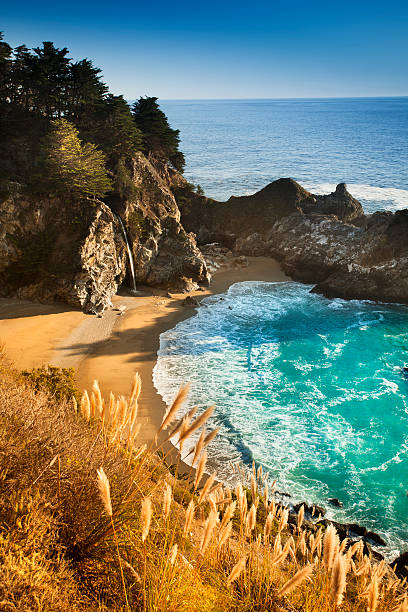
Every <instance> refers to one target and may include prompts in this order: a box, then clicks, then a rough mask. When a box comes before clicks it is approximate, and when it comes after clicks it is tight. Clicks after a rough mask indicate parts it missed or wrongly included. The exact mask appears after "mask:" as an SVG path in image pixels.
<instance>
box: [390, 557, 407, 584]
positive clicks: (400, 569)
mask: <svg viewBox="0 0 408 612" xmlns="http://www.w3.org/2000/svg"><path fill="white" fill-rule="evenodd" d="M391 567H394V571H395V573H396V574H397V576H398V577H399V578H408V551H407V552H404V553H402V554H401V555H400V556H399V557H397V558H396V559H395V560H394V561H393V562H392V563H391Z"/></svg>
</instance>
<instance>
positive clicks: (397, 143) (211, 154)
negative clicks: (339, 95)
mask: <svg viewBox="0 0 408 612" xmlns="http://www.w3.org/2000/svg"><path fill="white" fill-rule="evenodd" d="M160 103H161V107H162V108H163V110H164V112H165V113H166V115H167V116H168V118H169V121H170V124H171V125H172V127H175V128H177V129H179V130H180V136H181V150H182V151H183V152H184V154H185V156H186V161H187V164H186V171H185V176H186V178H187V179H188V180H190V181H192V182H193V183H195V184H199V185H201V186H202V187H203V189H204V191H205V192H206V194H207V195H208V196H209V197H212V198H215V199H218V200H227V199H228V198H229V197H230V196H231V195H247V194H250V193H254V192H255V191H257V190H259V189H262V187H265V185H267V184H268V183H270V182H272V181H274V180H276V179H278V178H281V177H291V178H293V179H295V180H296V181H298V182H299V183H300V184H301V185H303V186H304V187H305V188H306V189H309V190H311V191H313V192H314V193H319V194H320V193H329V192H330V191H331V190H333V189H334V187H335V185H336V184H338V183H347V185H348V187H349V191H350V193H351V194H352V195H353V196H354V197H356V198H357V199H359V200H360V201H361V203H362V204H363V206H364V208H365V210H366V212H367V213H371V212H374V211H375V210H382V209H386V210H395V209H397V208H405V207H408V98H366V99H364V98H354V99H353V98H350V99H326V100H320V99H310V100H184V101H183V100H182V101H176V100H173V101H162V102H160Z"/></svg>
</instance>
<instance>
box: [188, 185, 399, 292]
mask: <svg viewBox="0 0 408 612" xmlns="http://www.w3.org/2000/svg"><path fill="white" fill-rule="evenodd" d="M182 213H183V214H182V222H183V224H184V225H185V226H186V227H190V226H191V224H192V226H193V227H195V228H196V229H195V231H196V232H197V236H198V238H199V240H201V241H203V242H214V241H217V242H220V243H222V244H224V245H226V246H228V247H229V248H232V249H233V250H234V251H235V253H237V254H242V255H270V256H273V257H275V258H276V259H278V260H279V261H280V262H281V263H282V267H283V269H284V271H285V272H286V273H288V274H289V275H291V276H292V277H293V278H295V279H296V280H300V281H304V282H309V283H316V287H315V289H314V290H315V291H318V292H321V293H323V294H325V295H327V296H330V297H343V298H354V299H371V300H382V301H387V302H400V303H405V304H408V272H407V270H408V267H407V266H408V241H407V240H406V236H407V230H408V211H398V212H396V213H376V214H374V215H371V216H365V215H364V212H363V209H362V207H361V204H360V203H359V202H358V201H357V200H355V199H354V198H353V197H352V196H351V195H350V194H349V193H348V192H347V189H346V186H345V185H344V184H340V185H338V186H337V188H336V191H335V192H334V193H332V194H329V195H325V196H315V195H313V194H311V193H309V192H307V191H306V190H305V189H303V188H302V187H301V186H300V185H298V184H297V183H296V182H295V181H293V180H291V179H279V180H278V181H275V182H274V183H271V184H270V185H268V186H267V187H265V188H264V189H262V190H261V191H259V192H258V193H256V194H254V195H253V196H245V197H242V198H230V199H229V200H228V202H224V203H218V202H215V201H209V200H207V199H206V198H203V197H200V196H194V198H193V199H192V200H191V202H190V203H189V204H188V205H187V206H183V208H182Z"/></svg>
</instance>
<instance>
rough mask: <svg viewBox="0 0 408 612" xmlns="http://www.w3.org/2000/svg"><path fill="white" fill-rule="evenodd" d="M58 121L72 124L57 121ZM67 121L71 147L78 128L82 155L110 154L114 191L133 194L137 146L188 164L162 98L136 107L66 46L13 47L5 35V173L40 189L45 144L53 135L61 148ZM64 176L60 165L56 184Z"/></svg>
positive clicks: (1, 123)
mask: <svg viewBox="0 0 408 612" xmlns="http://www.w3.org/2000/svg"><path fill="white" fill-rule="evenodd" d="M58 120H63V121H64V122H65V123H64V124H61V123H59V124H56V123H55V121H58ZM67 122H68V123H67ZM63 126H65V127H64V129H63ZM68 126H70V128H69V129H70V130H71V132H70V138H71V144H72V146H73V142H74V140H75V139H74V137H73V136H74V132H73V130H76V138H77V139H78V141H79V142H80V141H82V143H81V142H80V147H81V151H82V156H83V155H84V154H85V152H86V151H87V153H88V155H89V156H90V157H89V158H92V156H94V161H95V159H96V158H95V155H96V156H99V157H98V159H99V162H100V163H102V157H100V156H101V155H102V153H103V165H104V168H105V172H107V173H108V174H109V175H110V178H111V181H110V191H111V193H112V194H116V195H117V196H119V197H121V198H127V197H131V196H132V194H133V193H134V189H133V183H132V174H131V172H132V170H131V169H132V157H133V156H134V154H135V152H137V151H143V152H145V153H146V154H147V155H149V156H150V157H151V158H152V159H153V161H154V160H158V161H160V162H161V163H165V164H167V165H170V166H173V167H174V168H177V169H178V170H181V171H182V169H183V166H184V156H183V154H182V153H181V152H180V151H179V142H180V139H179V132H178V130H173V129H172V128H171V127H170V126H169V124H168V121H167V118H166V116H165V114H164V113H163V112H162V111H161V110H160V108H159V105H158V103H157V98H140V99H139V101H138V102H137V103H136V104H134V105H133V107H132V109H131V108H130V106H129V104H128V103H127V102H126V100H125V99H124V98H123V96H116V95H113V94H111V93H109V91H108V88H107V86H106V85H105V83H104V82H103V81H102V77H101V70H100V69H99V68H96V67H95V66H94V65H93V63H92V61H91V60H89V59H87V58H85V59H82V60H80V61H73V60H72V59H71V58H70V57H69V51H68V49H67V48H66V47H63V48H58V47H56V46H55V45H54V44H53V43H52V42H50V41H46V42H43V43H42V46H39V47H36V48H34V49H28V48H27V47H26V46H25V45H20V46H18V47H16V48H14V49H13V48H12V47H11V46H10V45H9V44H7V42H5V41H4V39H3V36H2V34H1V33H0V179H7V180H11V181H16V182H19V183H22V184H25V185H26V186H27V188H29V189H34V190H38V188H39V185H41V184H42V183H41V181H40V180H39V177H40V176H41V175H42V174H44V172H45V168H44V166H43V164H44V163H45V162H44V159H45V158H44V156H41V155H40V143H41V142H44V138H47V137H49V138H48V140H47V143H48V146H51V144H50V143H51V141H52V139H54V145H53V146H57V145H56V139H57V135H58V138H62V135H63V132H64V130H65V132H64V134H65V137H66V138H67V137H68ZM87 143H88V144H87ZM75 146H76V147H77V146H78V143H77V144H76V145H75ZM57 149H58V147H57ZM59 159H60V161H61V163H65V162H66V160H63V159H62V158H61V156H60V157H59ZM99 162H98V163H99ZM81 163H82V162H81ZM92 163H93V162H92ZM54 170H55V168H54ZM66 170H67V167H65V170H64V171H63V172H62V174H64V172H65V171H66ZM62 174H60V178H59V179H57V175H58V173H57V172H56V171H55V172H54V174H52V176H53V177H54V179H55V181H56V182H55V190H60V189H61V183H60V182H59V181H60V179H61V176H62ZM48 183H49V181H48ZM57 183H58V185H57ZM64 184H65V185H66V186H67V185H68V183H67V182H65V183H64ZM49 187H50V185H48V189H49ZM97 191H98V190H97ZM102 191H103V189H102Z"/></svg>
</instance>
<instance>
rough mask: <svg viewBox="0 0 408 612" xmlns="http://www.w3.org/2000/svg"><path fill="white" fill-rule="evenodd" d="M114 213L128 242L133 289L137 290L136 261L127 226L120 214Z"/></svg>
mask: <svg viewBox="0 0 408 612" xmlns="http://www.w3.org/2000/svg"><path fill="white" fill-rule="evenodd" d="M112 212H113V211H112ZM113 214H114V215H115V217H116V218H117V220H118V221H119V223H120V227H121V228H122V233H123V237H124V239H125V242H126V248H127V252H128V256H129V264H130V272H131V275H132V281H133V291H136V278H135V265H134V261H133V255H132V249H131V248H130V244H129V240H128V237H127V233H126V228H125V225H124V223H123V221H122V219H121V217H120V216H119V215H118V213H117V212H113Z"/></svg>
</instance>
